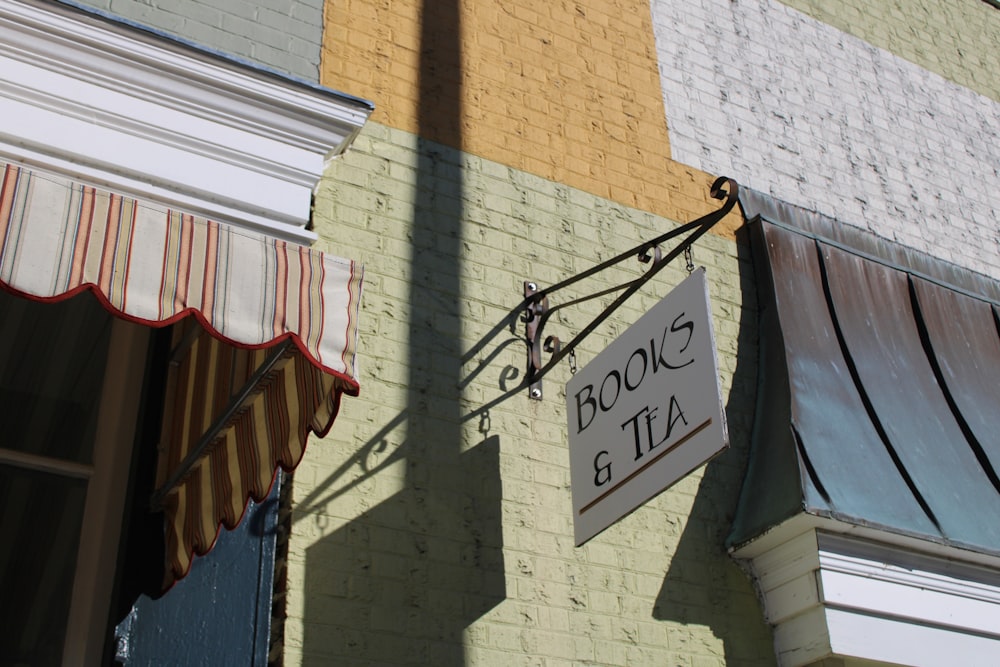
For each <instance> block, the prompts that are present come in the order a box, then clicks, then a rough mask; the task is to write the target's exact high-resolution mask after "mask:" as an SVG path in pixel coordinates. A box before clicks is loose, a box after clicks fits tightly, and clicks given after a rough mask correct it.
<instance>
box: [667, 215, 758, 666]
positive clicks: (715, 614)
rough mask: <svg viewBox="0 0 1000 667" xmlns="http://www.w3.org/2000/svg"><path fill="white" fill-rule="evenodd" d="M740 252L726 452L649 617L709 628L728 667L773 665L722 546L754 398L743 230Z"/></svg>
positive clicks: (744, 584) (749, 591) (708, 474)
mask: <svg viewBox="0 0 1000 667" xmlns="http://www.w3.org/2000/svg"><path fill="white" fill-rule="evenodd" d="M737 253H738V258H739V272H740V289H741V292H742V297H743V308H742V309H741V314H740V326H739V334H738V338H737V346H738V347H737V354H736V370H735V372H734V373H733V384H732V389H731V390H730V394H729V401H728V403H727V405H726V418H727V421H728V424H729V441H730V449H729V450H728V451H727V452H726V453H724V454H722V455H721V456H719V457H718V458H716V459H715V460H713V461H712V462H711V463H709V464H708V466H707V467H706V468H705V472H704V475H703V477H702V480H701V484H700V485H699V487H698V494H697V496H696V497H695V501H694V505H693V506H692V508H691V513H690V515H689V517H688V522H687V525H686V526H685V528H684V532H683V533H682V534H681V538H680V540H679V542H678V544H677V550H676V551H675V552H674V553H673V554H672V558H671V561H670V569H669V570H668V571H667V575H666V577H665V578H664V580H663V584H662V585H661V587H660V592H659V595H657V598H656V603H655V605H654V607H653V617H654V618H656V619H658V620H669V621H675V622H677V623H684V624H693V625H703V626H706V627H708V628H709V629H710V630H711V631H712V633H713V634H714V635H715V636H716V637H718V638H720V639H722V641H723V645H724V647H725V661H726V664H727V665H774V664H775V657H774V648H773V643H772V636H771V630H770V628H769V627H768V626H767V624H766V623H765V622H764V618H763V612H762V610H761V607H760V604H759V603H758V601H757V597H756V595H755V593H754V591H753V586H752V584H751V582H750V580H749V578H748V577H747V575H746V574H744V573H743V572H742V571H741V570H740V569H739V567H738V566H737V565H736V563H735V562H734V561H733V559H732V558H730V557H729V555H728V554H727V553H726V550H725V547H724V543H725V539H726V533H727V532H728V530H729V526H730V525H731V524H732V520H733V515H734V513H735V510H736V501H737V499H738V498H739V493H740V486H741V485H742V483H743V473H744V470H745V468H746V461H747V454H748V451H749V448H750V431H751V428H752V426H753V414H754V404H755V400H756V398H755V397H756V394H757V345H758V340H757V294H756V287H755V283H754V278H753V262H752V260H751V257H750V245H749V240H748V238H747V237H746V233H745V228H744V229H743V230H741V231H740V232H739V233H738V236H737ZM677 640H678V641H688V640H687V639H686V638H684V637H682V636H678V637H677ZM678 648H679V647H678Z"/></svg>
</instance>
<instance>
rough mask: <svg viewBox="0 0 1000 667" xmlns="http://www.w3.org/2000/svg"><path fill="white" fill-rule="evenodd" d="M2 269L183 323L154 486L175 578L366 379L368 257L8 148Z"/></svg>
mask: <svg viewBox="0 0 1000 667" xmlns="http://www.w3.org/2000/svg"><path fill="white" fill-rule="evenodd" d="M0 171H2V175H3V180H2V183H0V285H2V286H3V287H4V288H5V289H8V290H10V291H12V292H15V293H17V294H20V295H22V296H25V297H28V298H32V299H36V300H43V301H44V300H62V299H67V298H69V297H71V296H73V295H75V294H77V293H79V292H81V291H83V290H90V291H92V292H93V293H94V294H95V296H96V297H97V299H98V300H99V301H100V302H101V303H102V304H103V306H104V307H105V308H106V309H107V310H108V311H110V312H112V313H113V314H115V315H117V316H119V317H122V318H125V319H127V320H130V321H133V322H138V323H141V324H144V325H148V326H151V327H164V326H167V325H171V324H176V325H177V326H175V327H174V330H173V334H172V335H173V340H174V350H173V352H172V358H171V362H170V368H169V370H168V377H167V388H166V399H165V408H164V421H163V429H162V437H161V441H160V443H159V462H158V467H157V474H156V479H157V487H158V489H159V490H158V492H157V494H154V499H155V502H156V504H157V505H158V506H159V507H162V509H163V510H164V514H165V519H166V525H165V537H166V543H167V553H166V573H167V574H166V580H165V584H166V585H169V584H170V583H172V582H173V581H174V580H175V579H176V578H179V577H182V576H184V575H185V574H186V573H187V571H188V568H189V567H190V564H191V559H192V557H193V555H194V554H204V553H206V552H207V551H208V550H209V549H211V547H212V545H213V544H214V542H215V539H216V537H217V535H218V530H219V526H220V525H225V526H227V527H233V526H235V525H236V524H237V523H238V522H239V520H240V519H241V517H242V515H243V512H244V509H245V508H246V504H247V500H248V499H249V498H253V499H255V500H262V499H264V498H265V497H266V496H267V494H268V492H269V490H270V487H271V484H272V482H273V479H274V476H275V474H276V470H277V469H278V468H279V467H280V468H284V469H286V470H291V469H292V468H294V467H295V466H296V465H297V464H298V462H299V461H300V460H301V458H302V453H303V451H304V448H305V444H306V438H307V437H308V434H309V433H310V432H312V433H317V434H320V435H324V434H325V433H326V432H327V431H328V430H329V428H330V426H331V425H332V423H333V420H334V418H335V416H336V414H337V409H338V407H339V402H340V397H341V395H342V394H345V393H346V394H349V395H357V393H358V384H357V381H356V379H355V362H356V358H355V356H356V344H357V314H358V306H359V299H360V292H361V282H362V272H361V269H360V267H359V266H357V265H355V264H354V263H353V262H351V261H348V260H343V259H339V258H336V257H333V256H330V255H326V254H324V253H321V252H319V251H316V250H313V249H310V248H306V247H302V246H298V245H295V244H292V243H288V242H285V241H282V240H278V239H274V238H266V237H263V236H259V235H255V234H253V233H252V232H249V231H246V230H242V229H239V228H234V227H230V226H227V225H223V224H219V223H216V222H213V221H210V220H206V219H204V218H199V217H196V216H191V215H187V214H184V213H180V212H177V211H173V210H170V209H169V208H167V207H164V206H160V205H158V204H156V203H152V202H146V201H138V200H135V199H131V198H129V197H125V196H121V195H117V194H114V193H110V192H106V191H103V190H101V189H98V188H94V187H90V186H87V185H83V184H80V183H77V182H74V181H72V180H70V179H68V178H64V177H61V176H56V175H53V174H49V173H43V172H37V171H30V170H28V169H25V168H23V167H19V166H16V165H13V164H9V163H6V162H2V161H0Z"/></svg>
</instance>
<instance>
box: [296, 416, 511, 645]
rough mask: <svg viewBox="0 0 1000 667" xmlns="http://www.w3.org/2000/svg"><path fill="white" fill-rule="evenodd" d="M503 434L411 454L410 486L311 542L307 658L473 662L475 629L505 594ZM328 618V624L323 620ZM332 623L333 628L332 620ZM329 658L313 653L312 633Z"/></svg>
mask: <svg viewBox="0 0 1000 667" xmlns="http://www.w3.org/2000/svg"><path fill="white" fill-rule="evenodd" d="M499 448H500V440H499V438H498V437H496V436H491V437H488V438H487V439H486V440H484V441H483V442H481V443H479V444H477V445H476V446H475V447H474V448H472V449H470V450H468V451H466V452H464V453H463V454H461V455H460V456H459V457H457V459H456V460H454V461H451V462H447V461H441V460H436V458H435V456H434V455H433V449H424V450H423V454H421V455H417V456H414V455H412V453H411V456H409V457H408V460H407V465H408V471H407V472H408V479H410V480H412V483H410V484H408V485H407V487H406V488H405V489H403V490H402V491H400V492H399V493H397V494H396V495H394V496H392V497H391V498H389V499H388V500H387V501H385V502H383V503H381V504H379V505H378V506H377V507H375V508H373V509H372V510H371V511H369V512H365V513H364V514H363V515H361V516H359V517H358V518H356V519H355V520H353V521H351V522H350V523H349V524H347V525H346V526H344V527H343V528H342V529H341V530H339V531H337V532H335V533H333V534H332V535H330V536H328V537H326V538H324V539H323V540H321V541H320V542H318V543H316V544H314V545H313V546H311V547H310V548H309V549H308V550H307V554H306V562H307V572H308V583H309V586H310V587H315V588H316V591H317V592H318V591H320V590H321V591H322V594H308V595H307V596H306V610H305V617H306V618H307V619H314V620H316V621H317V622H318V623H319V624H317V623H313V624H310V625H309V626H308V628H309V629H308V631H307V635H306V637H305V639H306V641H305V644H304V653H305V654H304V656H303V664H304V665H320V664H324V665H325V664H329V656H330V655H331V654H334V655H342V656H345V657H346V658H348V661H350V660H360V661H363V662H366V663H382V664H397V665H398V664H425V665H464V664H465V656H464V651H463V646H462V644H463V642H462V639H463V637H462V635H463V632H464V630H465V628H466V627H468V626H469V625H470V624H472V622H473V621H475V620H476V619H478V618H479V617H481V616H482V615H483V614H485V613H486V612H487V611H489V610H490V609H492V608H493V607H494V606H496V605H497V604H499V603H500V602H501V601H502V600H503V599H504V597H505V579H504V562H503V537H502V533H501V523H500V521H501V516H500V514H501V510H500V499H501V488H500V473H499V470H500V468H499V466H500V462H499ZM320 624H321V625H320ZM327 625H328V626H329V628H328V631H326V632H324V630H323V626H327ZM308 633H315V634H322V635H323V636H319V637H315V641H316V643H320V644H322V649H323V653H324V657H323V658H322V659H320V658H310V648H311V646H310V645H311V644H312V643H313V639H314V638H313V637H311V636H310V635H309V634H308Z"/></svg>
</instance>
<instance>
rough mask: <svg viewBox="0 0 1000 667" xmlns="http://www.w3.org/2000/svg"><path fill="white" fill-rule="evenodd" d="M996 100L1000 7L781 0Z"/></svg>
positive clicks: (932, 1) (975, 2)
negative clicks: (997, 40)
mask: <svg viewBox="0 0 1000 667" xmlns="http://www.w3.org/2000/svg"><path fill="white" fill-rule="evenodd" d="M781 1H782V2H783V3H784V4H786V5H788V6H789V7H792V8H793V9H797V10H799V11H801V12H803V13H805V14H808V15H809V16H812V17H813V18H815V19H817V20H819V21H823V22H824V23H828V24H830V25H832V26H834V27H835V28H838V29H840V30H843V31H844V32H846V33H848V34H851V35H854V36H855V37H860V38H861V39H864V40H865V41H867V42H869V43H871V44H873V45H875V46H877V47H879V48H882V49H885V50H886V51H890V52H891V53H894V54H896V55H897V56H900V57H901V58H905V59H906V60H909V61H910V62H912V63H914V64H917V65H920V66H921V67H923V68H925V69H927V70H930V71H931V72H934V73H935V74H939V75H941V76H943V77H944V78H946V79H949V80H950V81H953V82H955V83H957V84H959V85H962V86H966V87H967V88H970V89H972V90H974V91H976V92H978V93H979V94H981V95H985V96H986V97H990V98H992V99H994V100H997V101H1000V45H998V44H997V42H996V35H997V34H998V33H1000V8H998V7H997V6H996V5H995V4H992V3H989V2H984V1H983V0H874V1H871V2H869V1H868V0H851V1H850V2H824V1H823V0H781Z"/></svg>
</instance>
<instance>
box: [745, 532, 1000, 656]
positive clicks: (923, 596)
mask: <svg viewBox="0 0 1000 667" xmlns="http://www.w3.org/2000/svg"><path fill="white" fill-rule="evenodd" d="M835 525H836V524H835V523H829V522H820V523H819V524H817V523H815V522H811V521H802V520H798V521H796V520H791V521H789V522H788V525H786V526H784V527H783V528H781V529H780V530H776V531H772V533H771V535H770V538H769V539H768V540H767V542H768V543H769V546H768V548H766V549H761V548H759V546H755V547H753V548H750V547H749V545H744V547H742V548H741V550H738V551H737V552H736V553H735V554H734V555H736V556H737V558H739V557H740V555H745V554H748V553H749V554H752V555H750V556H749V558H747V559H746V560H743V561H742V562H743V564H744V565H745V566H746V568H747V570H748V571H749V572H750V573H751V576H752V577H753V579H754V583H755V585H756V587H757V589H758V593H759V595H760V597H761V601H762V604H763V607H764V612H765V617H766V618H767V620H768V622H769V623H771V624H772V625H773V626H774V639H775V652H776V655H777V656H778V660H779V663H780V664H781V665H787V666H792V667H797V666H799V665H808V664H810V663H812V662H815V661H818V660H822V659H824V658H841V659H845V660H847V661H849V662H850V661H852V660H861V661H884V662H890V663H894V664H900V665H949V664H955V663H954V662H953V661H954V659H955V656H962V664H970V665H975V664H991V663H990V662H989V660H991V659H993V658H995V656H997V655H1000V568H997V567H995V566H989V565H985V566H984V564H983V563H982V562H976V561H975V560H971V559H969V558H967V557H968V556H969V552H966V551H964V550H960V549H954V548H951V549H947V548H944V547H942V546H941V545H934V549H933V550H931V549H928V550H927V551H921V550H919V549H916V548H914V545H913V544H912V543H907V544H906V545H901V544H898V543H897V544H893V543H889V542H882V541H873V540H870V539H862V538H859V537H857V536H855V535H852V534H850V533H851V531H850V529H849V527H847V526H841V528H842V530H841V531H840V532H839V534H838V533H836V532H826V531H824V530H822V529H821V528H820V526H822V527H823V528H827V529H829V528H832V527H834V526H835ZM776 536H780V537H781V539H780V540H779V539H775V537H776ZM869 537H870V536H869ZM741 552H742V554H741ZM949 660H951V662H949Z"/></svg>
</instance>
